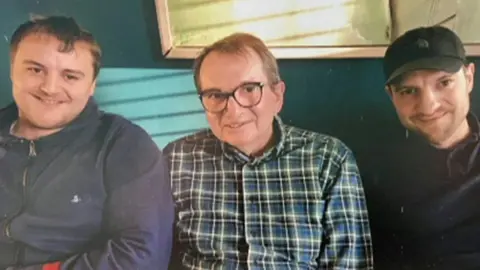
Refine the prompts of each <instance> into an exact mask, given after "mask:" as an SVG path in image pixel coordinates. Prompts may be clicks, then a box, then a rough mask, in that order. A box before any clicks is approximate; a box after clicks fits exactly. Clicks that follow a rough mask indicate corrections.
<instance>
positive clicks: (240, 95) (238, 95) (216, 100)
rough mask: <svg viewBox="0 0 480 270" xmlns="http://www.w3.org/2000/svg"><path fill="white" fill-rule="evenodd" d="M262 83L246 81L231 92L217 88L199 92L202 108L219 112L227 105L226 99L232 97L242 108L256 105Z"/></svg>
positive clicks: (261, 90) (258, 100)
mask: <svg viewBox="0 0 480 270" xmlns="http://www.w3.org/2000/svg"><path fill="white" fill-rule="evenodd" d="M263 87H264V83H261V82H247V83H243V84H241V85H240V86H238V87H237V88H235V89H234V90H233V91H232V92H222V91H220V90H219V89H209V90H205V91H202V92H200V94H199V95H198V96H199V98H200V100H201V101H202V105H203V108H205V110H206V111H208V112H211V113H220V112H222V111H223V110H225V108H226V107H227V104H228V99H229V98H230V97H233V99H235V101H236V102H237V103H238V105H240V106H242V107H243V108H250V107H253V106H256V105H258V103H260V100H261V99H262V94H263Z"/></svg>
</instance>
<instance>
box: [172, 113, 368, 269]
mask: <svg viewBox="0 0 480 270" xmlns="http://www.w3.org/2000/svg"><path fill="white" fill-rule="evenodd" d="M275 127H276V129H275V130H276V132H275V134H276V135H277V138H278V139H279V140H278V141H279V142H278V144H277V145H276V147H274V148H272V149H271V150H269V151H268V152H267V153H265V154H264V155H263V156H261V157H258V158H249V157H247V156H245V155H244V154H242V153H240V152H239V151H237V150H235V149H234V148H232V147H230V146H228V145H227V144H225V143H222V142H221V141H219V140H218V139H217V138H216V137H215V136H214V135H213V134H212V132H211V131H210V130H206V131H201V132H198V133H196V134H193V135H190V136H187V137H184V138H182V139H180V140H177V141H175V142H172V143H170V144H169V145H168V146H167V147H166V148H165V150H164V151H165V154H166V155H167V156H168V158H169V165H170V169H171V179H172V189H173V197H174V200H175V203H176V210H177V221H176V242H177V243H176V244H177V247H178V250H174V253H175V255H177V257H175V258H174V259H173V261H174V262H173V263H174V264H178V265H181V267H180V266H176V267H179V268H176V267H175V268H172V269H199V270H200V269H205V270H206V269H225V270H227V269H228V270H240V269H291V270H293V269H342V270H345V269H357V270H359V269H373V259H372V246H371V244H372V243H371V236H370V228H369V222H368V213H367V209H366V202H365V196H364V192H363V187H362V183H361V179H360V176H359V172H358V168H357V165H356V162H355V159H354V156H353V154H352V152H351V151H350V150H349V149H348V148H347V147H346V146H345V145H344V144H343V143H342V142H340V141H339V140H337V139H335V138H332V137H330V136H326V135H322V134H318V133H314V132H311V131H305V130H301V129H298V128H295V127H291V126H288V125H285V124H283V123H282V121H281V120H280V118H276V119H275Z"/></svg>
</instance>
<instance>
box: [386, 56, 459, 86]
mask: <svg viewBox="0 0 480 270" xmlns="http://www.w3.org/2000/svg"><path fill="white" fill-rule="evenodd" d="M463 64H464V63H463V61H462V60H460V59H458V58H454V57H431V58H422V59H418V60H416V61H413V62H409V63H407V64H405V65H403V66H401V67H399V68H397V69H396V70H395V71H394V72H393V73H392V74H391V75H390V77H389V78H388V79H387V81H386V82H385V84H388V83H390V82H391V81H392V80H393V79H395V78H397V77H398V76H401V75H403V74H405V73H407V72H412V71H416V70H421V69H430V70H441V71H445V72H448V73H455V72H457V71H459V70H460V68H461V67H462V65H463Z"/></svg>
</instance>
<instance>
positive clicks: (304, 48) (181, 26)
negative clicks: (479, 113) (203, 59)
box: [155, 0, 480, 59]
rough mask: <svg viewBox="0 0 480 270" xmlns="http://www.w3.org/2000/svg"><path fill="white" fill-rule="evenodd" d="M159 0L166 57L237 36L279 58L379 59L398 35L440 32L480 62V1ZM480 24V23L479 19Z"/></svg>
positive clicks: (183, 56)
mask: <svg viewBox="0 0 480 270" xmlns="http://www.w3.org/2000/svg"><path fill="white" fill-rule="evenodd" d="M269 3H272V2H271V0H155V6H156V12H157V20H158V25H159V32H160V39H161V50H162V54H163V55H164V57H165V58H168V59H193V58H195V57H196V55H198V53H199V52H200V51H201V49H202V48H203V47H204V46H206V45H208V44H210V43H212V42H214V41H216V40H218V39H220V38H222V37H224V36H226V35H228V34H232V33H234V32H248V33H251V34H254V35H256V36H258V37H259V38H261V39H262V40H264V41H265V43H266V44H267V46H268V47H269V49H270V50H271V51H272V53H273V54H274V55H275V56H276V57H277V58H278V59H307V58H379V57H383V55H384V54H385V50H386V48H387V46H388V44H389V43H390V42H391V41H392V40H394V39H395V38H396V37H398V36H399V35H400V34H402V33H404V32H405V31H408V30H409V29H412V28H414V27H418V26H428V25H443V26H446V27H449V28H450V29H452V30H454V31H456V32H457V34H458V35H459V36H460V38H461V39H462V40H463V41H464V44H465V48H466V51H467V55H469V56H479V55H480V31H477V29H480V16H475V15H476V13H477V12H480V1H478V0H458V1H451V0H427V1H418V0H295V1H292V0H276V1H275V5H272V4H269ZM477 17H479V18H477Z"/></svg>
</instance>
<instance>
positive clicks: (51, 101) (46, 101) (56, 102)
mask: <svg viewBox="0 0 480 270" xmlns="http://www.w3.org/2000/svg"><path fill="white" fill-rule="evenodd" d="M34 97H35V98H36V99H37V100H38V101H40V102H42V103H44V104H47V105H59V104H62V103H63V101H59V100H56V99H49V98H41V97H38V96H34Z"/></svg>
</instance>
